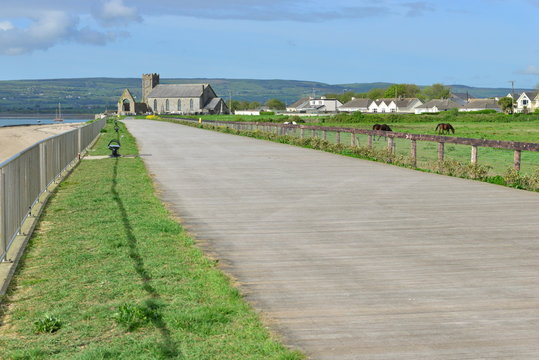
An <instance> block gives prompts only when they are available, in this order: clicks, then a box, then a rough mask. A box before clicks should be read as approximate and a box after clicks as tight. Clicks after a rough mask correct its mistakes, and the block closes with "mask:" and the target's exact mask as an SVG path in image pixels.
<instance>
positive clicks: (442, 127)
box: [435, 123, 455, 135]
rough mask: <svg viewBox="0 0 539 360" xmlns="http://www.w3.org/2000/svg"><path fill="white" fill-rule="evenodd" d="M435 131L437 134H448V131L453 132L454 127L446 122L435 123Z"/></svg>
mask: <svg viewBox="0 0 539 360" xmlns="http://www.w3.org/2000/svg"><path fill="white" fill-rule="evenodd" d="M435 131H438V135H441V134H449V132H450V131H451V132H452V133H453V134H454V133H455V129H454V128H453V126H451V124H448V123H441V124H438V125H436V130H435Z"/></svg>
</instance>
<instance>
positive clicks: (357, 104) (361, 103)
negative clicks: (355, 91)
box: [341, 99, 372, 108]
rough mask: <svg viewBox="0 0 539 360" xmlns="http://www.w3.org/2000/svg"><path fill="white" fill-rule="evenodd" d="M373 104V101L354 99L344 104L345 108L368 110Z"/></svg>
mask: <svg viewBox="0 0 539 360" xmlns="http://www.w3.org/2000/svg"><path fill="white" fill-rule="evenodd" d="M371 103H372V100H371V99H354V100H350V101H349V102H347V103H346V104H344V105H343V106H341V107H343V108H367V107H369V105H370V104H371Z"/></svg>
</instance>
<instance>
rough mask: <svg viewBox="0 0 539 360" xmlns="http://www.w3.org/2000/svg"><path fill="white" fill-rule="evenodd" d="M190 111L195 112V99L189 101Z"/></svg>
mask: <svg viewBox="0 0 539 360" xmlns="http://www.w3.org/2000/svg"><path fill="white" fill-rule="evenodd" d="M189 110H191V111H193V99H191V100H189Z"/></svg>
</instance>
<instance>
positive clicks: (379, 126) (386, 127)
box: [372, 124, 393, 140]
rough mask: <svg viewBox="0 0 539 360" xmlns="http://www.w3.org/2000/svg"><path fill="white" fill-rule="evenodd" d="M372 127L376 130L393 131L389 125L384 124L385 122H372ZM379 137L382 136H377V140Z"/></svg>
mask: <svg viewBox="0 0 539 360" xmlns="http://www.w3.org/2000/svg"><path fill="white" fill-rule="evenodd" d="M372 129H373V130H377V131H393V130H391V128H390V127H389V125H386V124H374V125H373V126H372ZM381 137H382V136H378V140H380V138H381ZM374 140H376V136H375V137H374Z"/></svg>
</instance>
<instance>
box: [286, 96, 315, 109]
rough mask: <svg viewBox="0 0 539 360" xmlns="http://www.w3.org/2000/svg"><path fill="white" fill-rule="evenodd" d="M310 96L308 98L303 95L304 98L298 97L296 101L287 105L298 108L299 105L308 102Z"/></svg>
mask: <svg viewBox="0 0 539 360" xmlns="http://www.w3.org/2000/svg"><path fill="white" fill-rule="evenodd" d="M310 99H311V98H308V97H304V98H301V99H299V100H298V101H296V102H295V103H293V104H292V105H288V107H289V108H298V107H300V106H301V105H303V104H305V103H306V102H308V101H309V100H310Z"/></svg>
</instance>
